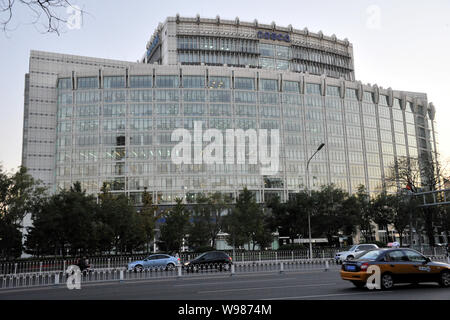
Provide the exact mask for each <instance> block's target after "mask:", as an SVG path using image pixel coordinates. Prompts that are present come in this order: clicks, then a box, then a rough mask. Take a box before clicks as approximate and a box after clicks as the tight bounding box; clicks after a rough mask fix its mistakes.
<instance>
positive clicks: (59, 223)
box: [26, 182, 97, 256]
mask: <svg viewBox="0 0 450 320" xmlns="http://www.w3.org/2000/svg"><path fill="white" fill-rule="evenodd" d="M96 209H97V204H96V199H95V197H93V196H92V195H87V194H86V191H84V190H81V185H80V183H79V182H76V183H74V185H73V186H72V187H71V188H70V190H62V191H61V192H60V193H58V194H55V195H53V196H51V197H50V198H48V199H47V200H46V201H42V202H41V203H40V205H39V208H35V211H34V212H33V215H32V221H33V225H32V227H30V228H29V233H28V237H27V242H26V245H27V247H28V249H30V250H34V251H35V252H37V253H38V254H39V253H50V254H60V253H61V254H62V255H63V256H64V255H65V253H66V250H68V251H69V253H71V254H72V255H75V254H78V253H83V254H86V253H88V252H90V251H93V249H94V248H92V243H93V241H92V235H93V234H94V228H93V227H94V225H93V221H94V217H95V211H96Z"/></svg>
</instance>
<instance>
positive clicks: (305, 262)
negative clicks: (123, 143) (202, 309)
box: [0, 255, 450, 290]
mask: <svg viewBox="0 0 450 320" xmlns="http://www.w3.org/2000/svg"><path fill="white" fill-rule="evenodd" d="M430 258H431V259H432V260H433V261H442V262H450V261H448V259H449V258H448V257H447V256H445V255H440V256H430ZM340 268H341V265H340V264H337V263H336V261H335V260H334V259H329V258H325V259H297V260H289V259H288V260H277V261H276V260H266V261H247V262H234V263H233V264H231V265H220V264H211V265H206V266H203V267H195V268H192V269H190V268H187V267H183V266H181V265H180V266H178V267H176V268H170V269H168V268H165V267H159V268H150V269H144V270H142V271H141V272H136V271H134V270H127V268H125V267H113V268H97V269H92V270H91V271H89V272H82V273H79V275H80V278H79V283H80V287H82V286H83V285H84V284H89V283H93V284H94V283H101V282H114V281H117V282H122V281H139V280H152V279H182V278H195V277H200V278H201V277H203V278H205V277H208V276H213V275H220V276H233V275H238V274H256V273H279V274H283V273H287V272H305V271H317V272H320V271H322V272H326V271H329V270H334V271H337V270H339V269H340ZM71 276H72V277H71ZM74 276H75V274H74V273H72V274H68V273H67V272H66V271H64V270H58V271H42V272H29V273H17V274H7V275H0V290H2V289H13V288H30V287H45V286H46V287H50V286H54V287H61V286H66V285H67V284H68V282H71V283H73V282H72V280H71V279H73V278H74Z"/></svg>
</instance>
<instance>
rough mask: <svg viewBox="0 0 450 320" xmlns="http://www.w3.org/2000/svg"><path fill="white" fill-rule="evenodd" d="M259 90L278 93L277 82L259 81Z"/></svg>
mask: <svg viewBox="0 0 450 320" xmlns="http://www.w3.org/2000/svg"><path fill="white" fill-rule="evenodd" d="M259 90H261V91H278V80H271V79H260V80H259Z"/></svg>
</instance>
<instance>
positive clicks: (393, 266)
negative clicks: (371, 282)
mask: <svg viewBox="0 0 450 320" xmlns="http://www.w3.org/2000/svg"><path fill="white" fill-rule="evenodd" d="M381 265H382V266H381ZM380 267H381V273H384V272H389V273H391V274H392V275H393V278H394V281H395V282H408V281H409V276H410V274H411V266H410V265H409V264H408V258H407V257H406V255H405V253H404V252H403V251H402V250H400V249H399V250H392V251H388V252H386V254H385V256H384V259H383V261H382V262H381V264H380Z"/></svg>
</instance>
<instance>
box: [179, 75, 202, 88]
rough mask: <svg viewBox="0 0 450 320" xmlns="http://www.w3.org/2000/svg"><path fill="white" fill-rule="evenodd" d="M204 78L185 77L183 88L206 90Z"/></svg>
mask: <svg viewBox="0 0 450 320" xmlns="http://www.w3.org/2000/svg"><path fill="white" fill-rule="evenodd" d="M204 87H205V77H204V76H183V88H204Z"/></svg>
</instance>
